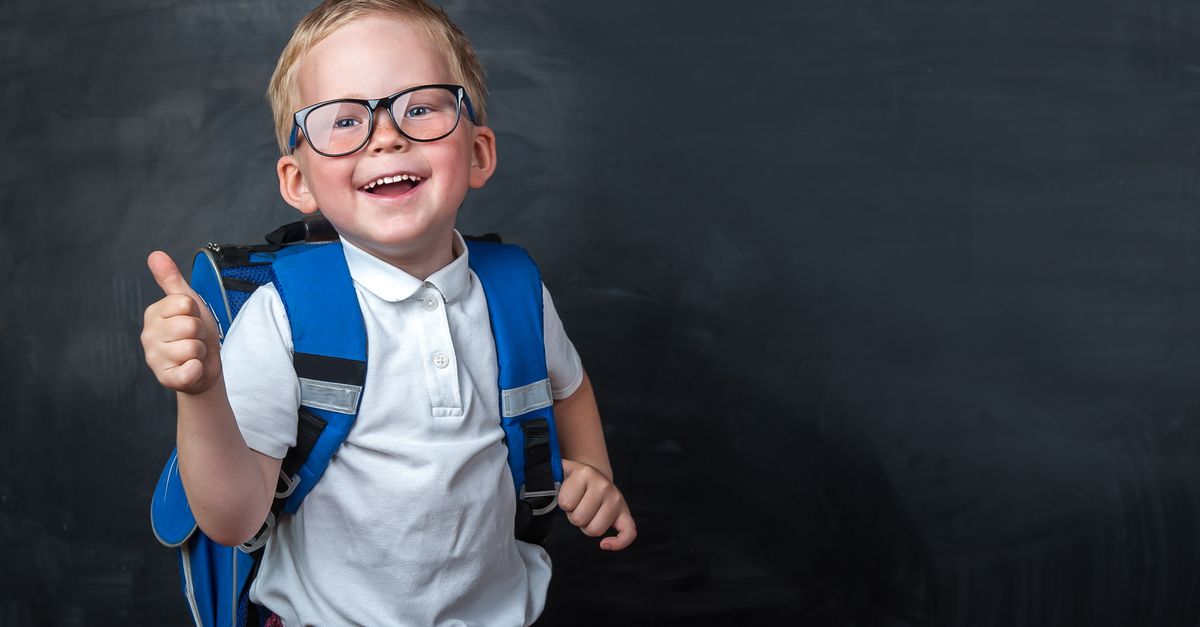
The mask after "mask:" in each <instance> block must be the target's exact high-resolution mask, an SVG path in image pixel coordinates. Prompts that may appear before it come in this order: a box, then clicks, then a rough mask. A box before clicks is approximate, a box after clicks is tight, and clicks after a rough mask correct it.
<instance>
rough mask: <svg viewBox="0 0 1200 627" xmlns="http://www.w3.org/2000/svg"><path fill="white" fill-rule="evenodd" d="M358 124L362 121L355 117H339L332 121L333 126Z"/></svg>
mask: <svg viewBox="0 0 1200 627" xmlns="http://www.w3.org/2000/svg"><path fill="white" fill-rule="evenodd" d="M359 124H362V121H361V120H357V119H355V118H340V119H337V120H334V121H333V128H354V127H355V126H358V125H359Z"/></svg>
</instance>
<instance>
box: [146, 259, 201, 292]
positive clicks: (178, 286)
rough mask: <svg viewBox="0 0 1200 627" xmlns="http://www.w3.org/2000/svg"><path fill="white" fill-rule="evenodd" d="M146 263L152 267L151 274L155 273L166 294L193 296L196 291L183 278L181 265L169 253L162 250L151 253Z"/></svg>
mask: <svg viewBox="0 0 1200 627" xmlns="http://www.w3.org/2000/svg"><path fill="white" fill-rule="evenodd" d="M146 265H147V266H148V267H149V268H150V274H153V275H154V281H155V282H156V283H158V286H159V287H160V288H162V291H163V293H164V294H168V295H169V294H186V295H188V296H191V295H192V294H194V293H195V292H193V291H192V288H190V287H188V284H187V281H185V280H184V279H183V274H181V273H180V272H179V266H177V265H175V261H174V260H173V259H171V257H170V255H168V254H167V253H164V252H162V251H161V250H156V251H154V252H152V253H150V256H149V257H147V258H146Z"/></svg>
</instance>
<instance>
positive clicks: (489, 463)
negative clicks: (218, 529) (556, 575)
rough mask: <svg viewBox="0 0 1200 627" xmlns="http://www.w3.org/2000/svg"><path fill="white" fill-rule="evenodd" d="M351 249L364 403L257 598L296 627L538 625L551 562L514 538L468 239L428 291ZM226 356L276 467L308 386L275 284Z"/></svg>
mask: <svg viewBox="0 0 1200 627" xmlns="http://www.w3.org/2000/svg"><path fill="white" fill-rule="evenodd" d="M342 246H343V248H344V250H345V255H346V262H347V264H348V265H349V268H350V276H351V277H352V278H353V279H354V288H355V292H356V293H357V295H358V303H359V306H360V308H361V309H362V312H363V319H364V320H365V322H366V328H367V380H366V384H365V387H364V389H363V397H362V404H361V407H360V410H359V413H358V418H357V420H356V422H355V424H354V427H353V428H352V429H351V431H350V434H349V436H348V437H347V438H346V442H345V443H344V444H343V445H342V447H341V448H340V449H339V450H338V452H337V454H336V455H335V456H334V457H333V460H332V461H331V462H330V464H329V468H328V469H327V470H326V471H325V474H324V476H323V477H322V478H321V481H320V482H319V483H318V484H317V485H316V486H315V487H314V488H313V490H312V492H310V493H309V494H308V496H307V497H306V498H305V500H304V504H303V505H302V506H301V507H300V509H299V510H298V511H297V513H296V514H295V515H294V516H283V517H281V519H280V521H279V523H278V525H277V526H276V528H275V531H274V534H273V535H272V536H271V538H270V540H269V541H268V543H267V545H266V554H265V556H264V558H263V563H262V566H261V570H260V571H259V574H258V578H257V580H256V581H255V583H254V585H253V587H252V589H251V593H250V596H251V599H253V600H254V601H256V602H258V603H260V604H262V605H265V606H266V607H268V608H269V609H270V610H271V611H273V612H275V613H276V614H278V615H279V616H280V617H281V618H282V619H283V621H284V623H285V624H286V625H322V626H324V625H421V626H427V625H528V624H530V623H532V622H533V621H534V620H535V619H536V618H537V617H538V615H539V614H540V613H541V611H542V608H543V606H544V604H545V600H546V588H547V586H548V585H549V583H550V559H549V557H548V556H547V555H546V552H545V551H544V550H543V549H542V548H541V547H539V546H535V545H532V544H526V543H524V542H520V541H517V540H516V539H514V538H513V516H514V510H515V504H516V497H515V495H514V493H513V485H512V475H511V473H510V472H509V469H508V463H507V461H506V456H507V449H506V448H505V445H504V443H503V435H504V434H503V431H502V430H501V428H500V421H499V416H500V407H499V403H500V401H499V392H498V389H497V370H496V348H495V343H494V341H493V339H492V333H491V326H490V323H489V321H488V311H487V302H486V300H485V299H484V295H483V289H482V287H481V285H480V283H479V279H478V278H477V277H476V276H475V273H474V272H471V271H470V269H469V267H468V265H467V263H468V259H467V256H468V252H467V250H466V248H465V246H464V244H463V242H462V239H461V237H460V236H459V235H458V233H457V232H456V233H455V243H454V249H455V251H454V252H455V254H456V258H455V259H454V261H453V262H451V263H450V264H449V265H447V266H446V267H445V268H442V269H441V270H438V271H437V272H435V273H434V274H432V275H431V276H430V277H429V278H428V279H427V280H425V281H421V280H419V279H417V278H415V277H413V276H411V275H409V274H407V273H405V272H403V271H401V270H399V269H397V268H396V267H394V266H392V265H390V264H387V263H385V262H383V261H380V260H379V259H377V258H375V257H373V256H371V255H370V254H368V253H366V252H364V251H362V250H360V249H358V248H356V247H354V246H353V245H351V244H349V243H346V242H343V243H342ZM543 299H544V303H545V336H546V338H545V339H546V363H547V366H548V368H549V371H550V382H551V391H552V394H553V396H554V398H555V399H561V398H566V397H568V396H570V395H571V394H572V393H573V392H574V391H575V389H576V388H577V387H578V386H579V384H580V383H581V382H582V380H583V369H582V367H581V366H580V362H579V356H578V354H577V353H576V352H575V348H574V346H572V344H571V341H570V340H569V339H568V338H567V336H566V333H565V332H564V331H563V327H562V323H561V321H560V320H559V318H558V314H557V313H556V312H555V309H554V304H553V302H552V301H551V299H550V295H549V293H548V292H546V291H545V288H544V287H543ZM221 358H222V363H223V366H224V373H225V384H226V388H227V389H228V391H229V402H230V404H231V405H232V406H233V411H234V414H235V415H236V416H237V420H238V425H239V427H240V428H241V431H242V436H243V437H244V438H245V440H246V444H247V445H249V446H250V448H252V449H254V450H256V451H260V452H262V453H264V454H266V455H270V456H272V457H276V458H282V457H283V456H284V454H285V453H286V451H287V448H288V447H289V446H292V445H293V444H294V443H295V434H296V420H297V418H296V415H297V410H298V408H299V403H300V389H299V383H298V382H297V379H296V373H295V370H294V369H293V366H292V340H291V333H290V330H289V326H288V322H287V315H286V313H285V311H284V308H283V304H282V303H281V302H280V299H279V293H278V292H277V291H276V290H275V289H274V287H273V286H272V285H265V286H263V287H261V288H259V289H258V290H257V291H256V292H255V293H254V294H253V295H252V296H251V297H250V299H249V300H248V301H247V302H246V304H245V305H244V306H243V307H242V310H241V312H240V313H239V314H238V317H237V318H236V319H235V321H234V323H233V325H232V326H231V327H230V329H229V333H228V336H227V337H226V338H225V344H224V346H223V347H222V350H221Z"/></svg>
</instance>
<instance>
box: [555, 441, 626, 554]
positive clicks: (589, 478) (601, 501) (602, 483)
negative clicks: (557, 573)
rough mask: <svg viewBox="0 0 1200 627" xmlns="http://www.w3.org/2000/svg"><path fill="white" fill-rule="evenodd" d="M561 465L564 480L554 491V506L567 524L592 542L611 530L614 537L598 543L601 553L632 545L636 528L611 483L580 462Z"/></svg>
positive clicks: (602, 474) (618, 492) (567, 460)
mask: <svg viewBox="0 0 1200 627" xmlns="http://www.w3.org/2000/svg"><path fill="white" fill-rule="evenodd" d="M562 464H563V475H564V477H563V484H562V487H560V488H559V490H558V506H559V507H561V508H562V510H563V511H564V512H566V513H567V520H569V521H571V524H572V525H575V526H576V527H579V528H580V530H582V531H583V533H584V534H586V535H589V536H592V537H593V538H595V537H598V536H602V535H604V534H605V533H606V532H608V530H609V529H610V528H611V529H615V530H616V531H617V535H616V537H608V538H604V539H603V540H601V541H600V548H601V549H604V550H605V551H620V550H621V549H623V548H625V547H627V546H629V545H630V544H632V543H633V540H634V538H636V537H637V525H635V524H634V523H633V515H632V514H630V513H629V505H628V504H627V503H625V497H624V496H622V495H621V491H620V490H618V489H617V486H615V485H613V482H612V480H610V479H609V478H608V477H606V476H605V475H604V473H602V472H600V471H599V470H596V469H595V468H593V467H592V466H589V465H587V464H584V463H582V462H576V461H571V460H569V459H564V460H562Z"/></svg>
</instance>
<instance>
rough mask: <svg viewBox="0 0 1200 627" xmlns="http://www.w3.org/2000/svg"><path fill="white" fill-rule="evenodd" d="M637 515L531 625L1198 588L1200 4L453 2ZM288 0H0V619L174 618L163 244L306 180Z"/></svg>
mask: <svg viewBox="0 0 1200 627" xmlns="http://www.w3.org/2000/svg"><path fill="white" fill-rule="evenodd" d="M444 6H445V7H446V9H447V11H448V12H449V13H450V15H451V16H452V17H453V18H454V19H455V20H456V21H457V22H458V23H459V24H460V25H461V26H462V27H463V29H464V30H465V31H466V32H467V33H468V35H469V36H470V37H471V39H472V41H473V42H474V44H475V46H476V48H477V50H478V52H479V55H480V57H481V58H482V60H483V62H484V65H485V67H486V69H487V71H488V74H489V84H490V88H491V100H490V107H489V114H490V120H491V124H492V126H493V128H494V129H495V131H496V133H497V136H498V150H499V164H500V165H499V170H498V172H497V174H496V176H495V177H494V178H493V179H492V181H491V182H489V184H488V185H487V187H486V188H484V189H482V190H479V191H476V192H472V193H471V194H470V195H468V198H467V201H466V203H465V205H464V206H463V208H462V210H461V213H460V219H459V226H460V228H461V229H462V230H463V231H464V232H468V233H470V232H477V233H482V232H489V231H496V232H499V233H501V234H503V235H504V237H505V239H506V240H507V241H512V242H516V243H519V244H521V245H523V246H525V247H526V248H527V249H528V250H530V251H531V253H532V254H533V255H534V257H535V258H536V259H537V260H538V262H539V263H540V265H541V266H542V268H543V272H544V278H545V281H546V283H547V285H548V286H549V288H550V289H551V291H552V292H553V294H554V298H555V302H556V304H557V305H558V308H559V311H560V313H561V314H562V317H563V319H564V321H565V324H566V328H567V331H568V333H569V334H570V336H571V337H572V339H573V340H574V342H575V344H576V347H577V348H578V349H579V352H580V353H581V355H582V357H583V360H584V363H585V366H586V367H587V369H588V372H589V374H590V375H591V377H592V380H593V382H594V384H595V387H596V390H597V394H598V397H599V400H600V405H601V410H602V413H603V416H604V422H605V432H606V435H607V439H608V445H609V450H610V452H611V456H612V461H613V465H614V468H615V472H616V479H617V483H618V485H619V486H621V487H622V489H623V490H624V492H625V494H626V496H627V498H628V500H629V502H630V503H631V506H632V508H633V511H634V513H635V515H636V517H637V521H638V526H639V531H640V536H639V538H638V540H637V542H636V543H635V545H634V546H633V547H631V548H630V549H629V550H627V551H625V552H622V553H615V554H610V553H605V552H602V551H600V550H598V549H597V548H596V546H595V542H594V540H592V539H589V538H586V537H584V536H583V535H582V534H580V533H578V532H577V531H576V530H574V529H572V528H570V527H569V525H565V524H564V525H559V527H558V528H557V530H556V531H555V534H554V536H553V537H552V538H551V542H550V547H549V548H550V553H551V555H552V557H553V560H554V566H555V575H554V581H553V583H552V585H551V590H550V597H549V603H548V607H547V609H546V612H545V614H544V616H543V619H542V621H541V622H540V623H539V624H543V625H642V624H681V625H682V624H687V625H734V624H801V625H838V626H841V625H846V626H849V625H863V626H869V625H954V626H957V625H964V626H965V625H971V626H993V625H994V626H1003V627H1009V626H1020V625H1056V626H1057V625H1084V626H1089V627H1108V626H1111V627H1128V626H1131V625H1139V626H1141V625H1147V626H1150V625H1153V626H1175V625H1181V626H1182V625H1196V624H1198V623H1200V595H1198V594H1196V590H1197V589H1200V542H1198V540H1200V538H1198V535H1200V531H1198V530H1200V455H1198V453H1197V451H1198V450H1200V385H1197V384H1198V383H1200V380H1198V373H1200V212H1198V211H1197V207H1198V202H1197V201H1198V197H1200V177H1198V175H1197V172H1200V124H1198V123H1197V121H1198V120H1200V4H1197V3H1195V2H1184V1H1182V0H1145V1H1142V2H1132V1H1123V2H1117V1H1114V0H1091V1H1084V0H1063V1H1061V2H1036V1H1033V0H980V1H976V2H949V1H943V2H939V1H936V0H910V1H908V2H895V3H889V2H878V1H873V0H814V1H810V2H785V1H782V0H768V1H764V2H743V3H729V2H713V1H709V0H695V1H691V2H666V1H664V2H633V1H628V0H614V1H610V2H587V3H583V2H556V1H550V0H530V1H524V2H517V1H513V0H492V1H488V2H484V1H482V0H473V1H465V0H460V1H454V2H447V3H446V4H445V5H444ZM309 8H310V3H308V2H282V1H279V0H275V1H271V2H244V1H243V2H237V1H232V0H216V1H213V2H183V1H179V0H153V1H152V0H122V1H120V2H104V3H66V2H62V1H60V0H55V1H46V2H34V1H32V0H9V1H8V2H6V3H5V6H4V11H3V12H2V13H3V17H0V76H2V77H3V81H0V93H2V94H3V100H2V103H3V112H4V113H3V115H0V129H2V132H3V138H4V142H3V150H2V151H0V177H3V184H2V185H0V198H2V199H3V205H4V210H3V212H2V213H0V277H2V278H3V285H4V289H3V293H2V296H0V354H3V356H4V358H3V362H2V364H3V365H2V371H0V398H3V399H4V401H5V404H6V405H7V410H6V411H7V413H8V418H7V419H5V420H3V421H2V422H0V424H2V425H3V426H4V434H3V435H2V436H0V440H2V441H4V442H5V446H4V450H5V454H4V455H3V456H2V457H0V624H3V625H108V624H136V625H140V624H155V625H185V624H188V617H187V613H186V610H185V607H184V604H183V600H182V596H181V594H180V592H179V587H178V578H177V572H176V565H175V561H174V556H173V554H172V552H171V551H170V550H168V549H165V548H163V547H161V546H159V545H157V543H156V542H155V540H154V538H153V536H152V534H151V532H150V529H149V517H148V501H149V496H150V493H151V491H152V489H153V485H154V481H155V479H156V477H157V473H158V471H159V469H160V468H161V464H162V463H163V461H164V460H165V457H166V455H167V453H168V452H169V450H170V448H171V447H172V445H173V441H174V429H175V426H174V418H173V416H174V399H173V397H172V395H171V394H170V393H168V392H166V391H164V390H163V389H161V388H159V387H158V386H157V384H156V383H155V382H154V380H153V378H152V376H151V375H150V373H149V372H148V370H147V369H146V367H145V366H144V364H143V362H142V356H141V351H140V347H139V343H138V339H137V338H138V334H139V332H140V328H141V316H142V311H143V309H144V308H145V306H146V305H147V304H149V303H150V302H151V301H152V300H154V299H156V298H157V293H158V292H157V288H156V286H155V285H154V283H153V281H152V279H151V277H150V275H149V273H148V272H147V271H146V269H145V265H144V259H145V256H146V254H147V253H148V252H149V251H150V250H153V249H155V248H161V249H163V250H166V251H168V252H169V253H171V254H172V255H173V256H175V257H176V258H177V259H182V258H186V257H187V256H188V255H189V254H190V251H191V250H192V249H194V248H195V247H196V246H197V245H198V244H200V243H202V242H204V241H208V240H215V241H225V242H238V241H243V242H250V241H255V240H257V239H258V238H259V237H260V236H261V234H262V233H265V232H267V231H269V230H271V229H272V228H274V227H275V226H277V225H278V224H281V223H283V222H286V221H289V220H291V219H293V218H294V217H295V215H296V214H295V212H294V211H293V210H291V209H290V208H289V207H288V206H286V205H285V204H284V203H283V202H282V200H281V199H280V198H279V195H278V192H277V183H276V180H275V175H274V162H275V159H276V157H277V152H276V148H275V146H274V140H273V134H272V129H271V119H270V113H269V110H268V108H267V106H266V104H265V101H264V98H263V92H264V90H265V87H266V82H267V79H268V77H269V75H270V72H271V70H272V68H273V66H274V63H275V59H276V58H277V55H278V52H279V50H280V49H281V48H282V46H283V44H284V43H285V41H286V39H287V37H288V35H289V33H290V31H291V28H292V26H293V25H294V24H295V22H296V21H297V20H298V19H299V17H300V16H301V15H303V14H304V12H305V11H307V10H308V9H309Z"/></svg>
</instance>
